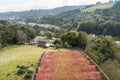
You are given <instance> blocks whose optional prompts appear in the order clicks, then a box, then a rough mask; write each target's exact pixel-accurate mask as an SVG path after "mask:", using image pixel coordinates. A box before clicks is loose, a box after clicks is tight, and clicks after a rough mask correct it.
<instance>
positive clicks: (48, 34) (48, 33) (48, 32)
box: [46, 31, 53, 39]
mask: <svg viewBox="0 0 120 80" xmlns="http://www.w3.org/2000/svg"><path fill="white" fill-rule="evenodd" d="M46 36H47V38H49V39H52V37H53V34H52V32H50V31H47V32H46Z"/></svg>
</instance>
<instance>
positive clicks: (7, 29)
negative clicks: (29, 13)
mask: <svg viewBox="0 0 120 80" xmlns="http://www.w3.org/2000/svg"><path fill="white" fill-rule="evenodd" d="M34 37H35V35H34V33H33V31H32V30H30V29H29V28H27V27H24V26H21V25H12V24H10V23H9V22H6V21H0V47H5V46H6V45H9V44H24V43H27V42H29V41H30V39H32V38H34Z"/></svg>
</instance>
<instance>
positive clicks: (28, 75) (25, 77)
mask: <svg viewBox="0 0 120 80" xmlns="http://www.w3.org/2000/svg"><path fill="white" fill-rule="evenodd" d="M31 78H32V74H28V73H27V74H26V75H25V76H24V79H25V80H30V79H31Z"/></svg>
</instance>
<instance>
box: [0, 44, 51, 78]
mask: <svg viewBox="0 0 120 80" xmlns="http://www.w3.org/2000/svg"><path fill="white" fill-rule="evenodd" d="M51 50H53V49H52V48H47V49H44V48H40V47H36V46H30V45H14V46H8V47H5V48H3V49H0V80H24V79H23V78H24V76H25V74H24V75H19V76H18V75H17V74H16V73H17V71H18V68H17V66H22V65H23V66H27V67H29V70H32V71H35V67H36V63H37V62H38V60H39V58H40V56H41V55H42V53H43V52H44V51H51Z"/></svg>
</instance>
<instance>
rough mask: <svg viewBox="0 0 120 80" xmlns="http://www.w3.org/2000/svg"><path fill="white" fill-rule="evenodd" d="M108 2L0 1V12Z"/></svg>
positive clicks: (93, 0)
mask: <svg viewBox="0 0 120 80" xmlns="http://www.w3.org/2000/svg"><path fill="white" fill-rule="evenodd" d="M108 1H109V0H0V12H7V11H24V10H30V9H50V8H55V7H60V6H69V5H85V4H95V3H96V2H108Z"/></svg>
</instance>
